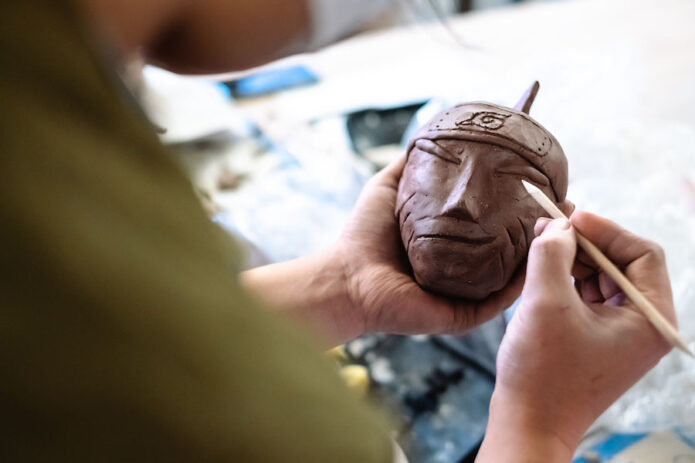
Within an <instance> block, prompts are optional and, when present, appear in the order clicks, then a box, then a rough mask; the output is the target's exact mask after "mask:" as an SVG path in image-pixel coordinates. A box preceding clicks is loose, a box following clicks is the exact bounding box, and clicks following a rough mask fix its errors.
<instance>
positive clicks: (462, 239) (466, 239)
mask: <svg viewBox="0 0 695 463" xmlns="http://www.w3.org/2000/svg"><path fill="white" fill-rule="evenodd" d="M415 239H416V240H449V241H457V242H459V243H468V244H488V243H492V242H493V241H495V237H494V236H460V235H445V234H442V233H433V234H427V235H418V236H417V237H415Z"/></svg>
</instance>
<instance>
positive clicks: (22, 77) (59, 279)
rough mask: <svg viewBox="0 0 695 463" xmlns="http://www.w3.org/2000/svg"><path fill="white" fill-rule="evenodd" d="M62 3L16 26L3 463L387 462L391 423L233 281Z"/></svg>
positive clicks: (2, 339) (9, 91)
mask: <svg viewBox="0 0 695 463" xmlns="http://www.w3.org/2000/svg"><path fill="white" fill-rule="evenodd" d="M84 32H85V28H84V27H83V25H82V23H81V22H80V20H79V16H78V14H77V12H76V11H75V10H74V6H72V5H71V4H70V3H69V2H68V1H66V0H13V1H8V2H3V4H2V6H0V102H1V106H0V107H1V109H2V114H1V115H0V127H1V130H2V132H1V133H0V239H1V241H0V262H1V263H2V266H1V267H0V277H1V278H0V431H1V436H2V437H0V455H2V457H1V458H0V459H2V460H3V461H35V460H46V461H71V462H74V461H177V460H181V461H218V460H219V461H239V462H245V461H262V462H360V463H361V462H372V461H374V462H388V461H390V454H391V448H390V443H389V441H388V439H387V438H386V434H385V433H384V432H383V429H384V428H383V427H382V424H381V422H380V421H379V420H378V419H377V418H375V417H374V416H372V414H371V413H370V412H369V411H368V410H366V408H365V407H364V406H363V405H361V404H360V403H358V400H357V399H356V398H353V397H352V396H351V395H350V393H349V392H347V391H346V388H345V386H344V385H343V384H342V383H341V382H340V380H339V379H338V377H337V375H336V374H335V372H334V371H333V370H332V368H331V365H329V364H328V363H327V362H328V361H327V360H325V359H324V358H323V356H322V355H321V353H320V352H319V350H318V348H317V347H316V346H315V345H314V344H313V343H312V342H311V341H309V340H308V336H306V335H303V334H302V333H301V332H300V331H299V330H295V329H294V328H292V327H289V326H285V324H284V323H282V322H281V321H280V320H277V319H276V318H275V317H274V316H273V315H272V314H271V313H268V312H267V311H265V310H263V308H261V307H259V304H258V303H257V302H256V301H255V300H253V298H252V297H251V296H249V295H248V294H246V293H245V292H244V291H243V290H242V289H241V288H240V287H239V285H238V283H237V281H236V280H235V278H234V275H233V272H232V271H231V269H232V268H233V264H232V263H231V262H230V261H229V259H228V257H229V252H228V246H226V245H225V240H226V237H225V236H224V235H223V234H222V232H220V231H219V230H218V229H217V228H216V227H215V226H214V225H212V224H211V223H210V222H209V221H208V219H207V217H206V215H205V213H204V212H203V211H202V208H201V206H200V205H199V203H198V201H197V199H196V198H195V196H194V194H193V192H192V188H191V185H190V184H189V182H188V181H187V180H186V179H185V178H184V176H183V175H182V174H181V172H180V171H179V170H178V168H177V167H176V166H175V165H174V164H173V163H172V161H171V159H170V156H169V155H168V153H167V152H166V150H165V148H164V147H163V146H162V145H161V144H160V143H159V141H158V140H157V138H156V136H155V135H154V133H153V131H152V129H151V128H150V127H149V126H148V125H147V123H146V122H145V121H144V119H143V118H142V117H141V116H139V114H138V112H137V111H136V110H135V109H134V107H133V106H132V105H131V104H129V103H128V102H127V101H126V100H125V99H124V98H123V94H122V92H120V91H119V89H118V86H117V85H115V84H114V80H113V79H112V78H111V77H110V73H109V72H107V71H105V70H104V69H105V68H103V67H102V66H100V61H99V60H98V58H97V55H96V54H95V53H94V52H93V49H92V47H91V46H90V42H89V40H87V38H86V34H85V33H84Z"/></svg>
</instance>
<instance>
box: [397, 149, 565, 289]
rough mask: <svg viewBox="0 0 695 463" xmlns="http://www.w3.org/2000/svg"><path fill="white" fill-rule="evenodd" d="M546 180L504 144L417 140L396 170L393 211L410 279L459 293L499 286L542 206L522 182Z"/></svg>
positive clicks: (523, 249) (546, 187)
mask: <svg viewBox="0 0 695 463" xmlns="http://www.w3.org/2000/svg"><path fill="white" fill-rule="evenodd" d="M522 179H524V180H527V181H529V182H531V183H533V184H535V185H536V186H538V187H539V188H541V189H542V190H543V191H544V192H545V193H546V194H549V195H550V197H553V192H552V189H551V187H550V183H549V181H548V179H547V177H545V175H543V174H542V173H541V172H539V171H538V170H537V169H536V168H535V167H534V166H533V165H532V164H530V163H529V162H528V161H526V160H525V159H524V158H522V157H521V156H519V155H518V154H516V153H514V152H513V151H511V150H508V149H505V148H501V147H498V146H495V145H490V144H485V143H479V142H473V141H462V140H453V139H452V140H437V141H430V140H419V141H418V142H417V143H416V144H415V146H414V147H413V148H412V150H411V152H410V153H409V157H408V162H407V163H406V167H405V170H404V171H403V176H402V178H401V182H400V186H399V191H398V199H397V215H398V217H397V218H398V221H399V225H400V230H401V237H402V240H403V245H404V247H405V249H406V252H407V254H408V259H409V261H410V264H411V267H412V269H413V275H414V277H415V280H416V281H417V282H418V284H420V285H421V286H422V287H423V288H425V289H427V290H429V291H432V292H436V293H440V294H444V295H448V296H454V297H460V298H466V299H483V298H485V297H487V296H488V295H490V294H491V293H492V292H494V291H498V290H500V289H502V288H503V287H504V286H505V285H506V284H507V283H508V282H509V280H510V279H511V278H512V276H513V275H514V273H515V271H516V270H517V269H518V267H519V264H520V263H521V262H522V261H523V260H524V258H525V257H526V254H527V251H528V247H529V245H530V243H531V240H532V239H533V226H534V224H535V221H536V219H537V218H538V217H540V216H542V215H545V213H544V211H543V210H542V209H541V207H540V206H538V204H536V202H535V201H534V200H533V199H532V198H531V197H530V196H529V195H528V193H527V192H526V190H525V189H524V188H523V186H522V184H521V180H522Z"/></svg>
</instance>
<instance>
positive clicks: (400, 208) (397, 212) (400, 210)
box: [396, 191, 415, 217]
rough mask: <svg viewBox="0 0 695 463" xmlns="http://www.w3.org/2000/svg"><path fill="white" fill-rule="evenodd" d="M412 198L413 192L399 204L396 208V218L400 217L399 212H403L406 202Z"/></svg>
mask: <svg viewBox="0 0 695 463" xmlns="http://www.w3.org/2000/svg"><path fill="white" fill-rule="evenodd" d="M413 196H415V192H414V191H413V192H412V193H411V194H410V195H409V196H408V197H407V198H405V201H403V202H402V203H401V206H400V207H399V208H398V211H396V216H397V217H400V216H401V212H403V208H404V207H405V205H406V204H408V201H410V200H411V199H413Z"/></svg>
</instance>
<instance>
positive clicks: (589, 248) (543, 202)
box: [521, 180, 693, 357]
mask: <svg viewBox="0 0 695 463" xmlns="http://www.w3.org/2000/svg"><path fill="white" fill-rule="evenodd" d="M521 183H523V185H524V188H526V191H528V192H529V194H530V195H531V197H532V198H533V199H535V200H536V202H537V203H538V204H540V206H541V207H542V208H543V209H545V211H546V212H547V213H548V214H550V216H551V217H552V218H554V219H567V216H565V214H563V213H562V211H560V209H558V207H557V206H556V205H555V203H553V201H552V200H550V198H548V197H547V196H546V195H545V193H543V192H542V191H541V190H540V189H539V188H538V187H536V186H535V185H532V184H530V183H529V182H526V181H525V180H522V181H521ZM575 234H576V236H577V243H579V246H581V247H582V249H584V251H586V253H587V254H589V256H591V258H592V259H593V260H594V262H596V264H597V265H598V266H599V267H600V268H601V269H602V270H603V271H604V272H606V274H607V275H608V276H610V277H611V278H612V279H613V281H615V282H616V284H617V285H618V286H619V287H620V289H622V290H623V292H624V293H625V295H626V296H627V297H628V298H630V300H631V301H632V302H633V303H634V304H635V305H636V306H637V308H638V309H639V310H640V311H641V312H642V314H643V315H644V316H645V317H647V320H649V321H650V322H651V324H652V325H654V327H655V328H656V329H657V330H658V331H659V333H661V334H662V335H663V336H664V338H666V340H667V341H668V342H669V343H670V344H671V345H672V346H674V347H677V348H679V349H680V350H682V351H683V352H685V353H686V354H688V355H690V356H691V357H692V356H693V353H692V352H690V349H688V347H687V346H686V344H685V342H683V340H682V339H681V337H680V335H679V334H678V331H676V329H675V328H674V327H673V326H672V325H671V324H670V323H669V322H668V320H666V319H665V318H664V316H663V315H661V312H659V311H658V310H657V309H656V307H654V305H653V304H652V303H651V302H649V300H647V298H646V297H644V294H642V293H641V292H640V290H638V289H637V288H636V287H635V285H633V284H632V283H631V282H630V280H628V279H627V277H626V276H625V275H623V273H622V272H621V271H620V270H619V269H618V267H616V266H615V264H613V262H611V261H610V260H608V258H607V257H606V256H605V255H604V254H603V253H602V252H601V251H600V250H599V248H597V247H596V246H595V245H594V244H593V243H592V242H591V241H589V240H588V239H586V237H584V236H582V234H581V233H579V232H578V231H576V230H575Z"/></svg>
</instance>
